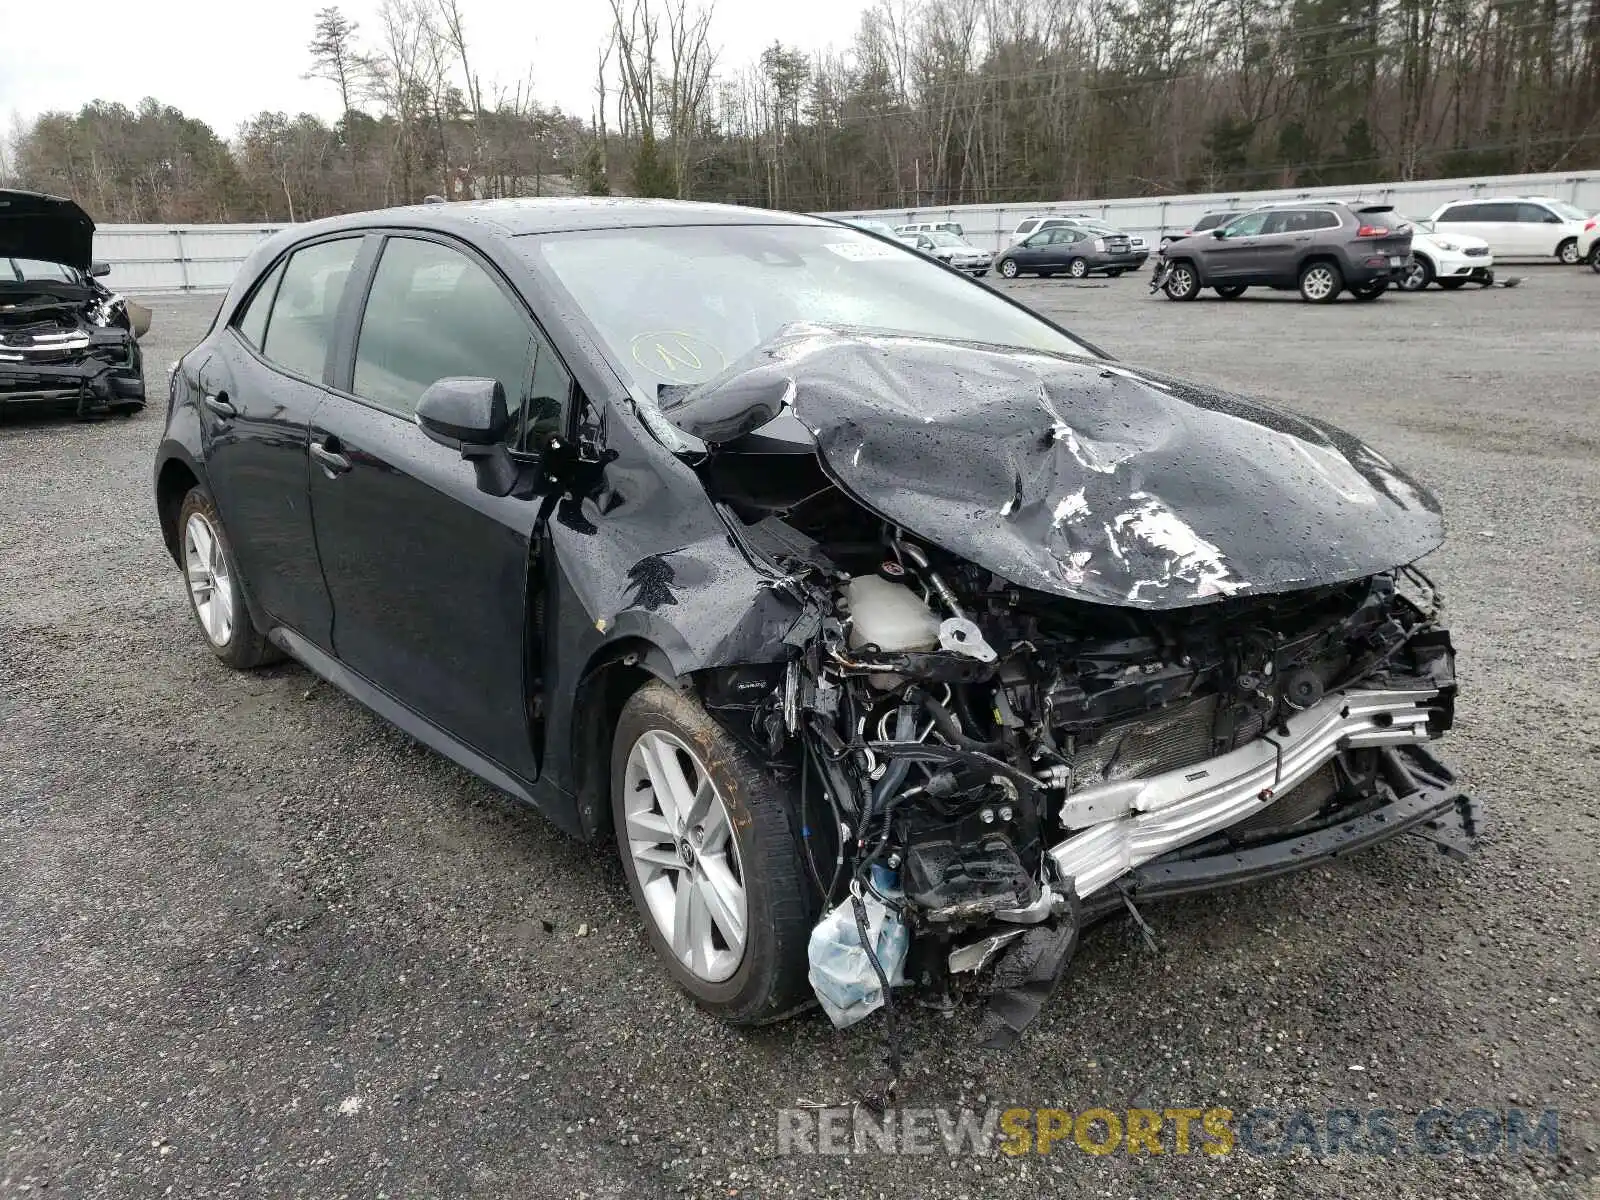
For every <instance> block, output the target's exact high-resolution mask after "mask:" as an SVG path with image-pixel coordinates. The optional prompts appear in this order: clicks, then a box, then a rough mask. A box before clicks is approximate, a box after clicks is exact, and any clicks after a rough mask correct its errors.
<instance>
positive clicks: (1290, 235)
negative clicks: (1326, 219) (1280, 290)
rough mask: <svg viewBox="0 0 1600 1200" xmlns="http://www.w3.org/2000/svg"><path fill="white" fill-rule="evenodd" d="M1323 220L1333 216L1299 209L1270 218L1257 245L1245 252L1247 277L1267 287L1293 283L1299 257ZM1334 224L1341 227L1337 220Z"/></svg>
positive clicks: (1281, 211)
mask: <svg viewBox="0 0 1600 1200" xmlns="http://www.w3.org/2000/svg"><path fill="white" fill-rule="evenodd" d="M1322 216H1332V214H1331V213H1319V212H1316V211H1314V210H1310V209H1299V208H1286V209H1279V210H1277V211H1275V212H1272V213H1270V214H1268V216H1267V220H1266V223H1265V224H1263V225H1262V227H1261V235H1260V236H1259V237H1257V238H1255V239H1254V242H1255V244H1254V245H1253V246H1250V247H1248V248H1246V249H1245V250H1244V251H1243V252H1242V256H1241V257H1242V261H1243V262H1244V264H1245V270H1244V273H1245V274H1246V275H1249V276H1250V277H1251V278H1253V279H1260V280H1262V281H1264V282H1267V283H1275V284H1285V283H1290V282H1293V281H1294V278H1295V273H1296V269H1297V267H1298V265H1299V259H1300V256H1301V254H1302V253H1303V252H1304V251H1305V250H1306V248H1307V247H1309V246H1310V245H1311V239H1312V236H1313V234H1312V232H1311V231H1312V227H1313V224H1314V222H1315V221H1316V219H1317V218H1318V217H1322ZM1334 223H1335V224H1337V223H1338V220H1337V218H1335V219H1334ZM1241 282H1242V280H1241Z"/></svg>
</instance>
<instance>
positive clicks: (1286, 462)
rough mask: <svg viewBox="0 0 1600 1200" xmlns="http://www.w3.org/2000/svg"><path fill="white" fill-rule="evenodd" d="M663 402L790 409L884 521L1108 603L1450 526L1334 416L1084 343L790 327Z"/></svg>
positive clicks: (1420, 545) (763, 418)
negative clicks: (1144, 367) (1067, 351)
mask: <svg viewBox="0 0 1600 1200" xmlns="http://www.w3.org/2000/svg"><path fill="white" fill-rule="evenodd" d="M786 409H792V412H786V411H785V410H786ZM669 416H670V419H671V420H672V421H673V422H674V423H675V424H677V425H678V426H679V427H680V428H683V429H684V430H685V431H686V432H688V433H691V434H693V435H694V436H696V437H699V438H701V440H703V441H704V442H706V443H707V444H709V445H712V446H717V445H721V446H724V447H725V448H726V450H727V451H732V452H737V450H738V445H737V443H738V441H739V440H740V439H743V438H747V437H748V435H750V434H751V433H753V432H754V431H755V430H757V429H758V428H760V427H761V426H762V425H766V424H769V423H774V422H776V423H777V425H781V423H782V422H789V423H791V424H792V423H793V422H794V419H795V418H798V421H799V423H801V424H803V426H804V429H805V431H809V436H810V438H811V439H812V440H813V441H814V444H815V447H816V451H817V453H818V455H819V457H820V460H821V462H822V465H823V468H824V470H825V471H826V472H827V473H828V475H829V476H830V478H832V479H833V481H834V482H835V483H836V484H837V485H838V486H839V487H840V488H842V489H843V490H844V491H846V492H847V493H849V494H850V495H851V496H853V497H854V498H855V499H856V500H857V501H859V502H860V503H862V504H864V505H866V506H867V507H868V508H869V509H871V510H873V511H875V512H876V513H878V514H879V515H880V516H882V517H883V518H885V519H886V520H888V521H891V522H893V523H894V524H896V525H899V526H901V527H903V528H904V529H906V530H909V531H911V532H913V533H915V534H917V535H919V536H921V537H922V538H925V539H927V540H928V541H931V542H933V543H934V544H936V545H938V546H940V547H942V548H944V549H945V550H947V551H949V552H950V553H952V554H955V555H959V556H961V557H962V558H965V559H967V560H969V561H971V562H973V563H976V564H978V565H979V566H982V567H984V568H986V569H988V570H990V571H993V572H994V573H995V574H996V575H999V576H1000V577H1001V578H1003V579H1005V580H1007V581H1009V582H1011V583H1013V584H1016V585H1019V586H1022V587H1028V588H1034V589H1037V590H1039V591H1044V592H1051V593H1054V594H1056V595H1059V596H1065V597H1070V598H1072V599H1076V600H1085V601H1090V602H1093V603H1099V604H1112V605H1119V606H1124V607H1134V608H1144V609H1170V608H1181V607H1184V606H1188V605H1194V604H1201V603H1205V602H1207V601H1212V600H1216V599H1220V598H1223V597H1226V596H1233V595H1255V594H1262V593H1271V592H1284V591H1290V590H1295V589H1300V588H1308V587H1315V586H1320V585H1326V584H1333V583H1341V582H1347V581H1350V580H1354V579H1360V578H1363V577H1365V576H1367V575H1372V574H1375V573H1377V572H1379V571H1384V570H1388V569H1390V568H1393V567H1396V566H1401V565H1404V564H1406V563H1410V562H1413V561H1415V560H1416V559H1418V558H1421V557H1422V556H1423V555H1424V554H1426V553H1428V551H1430V550H1432V549H1434V548H1435V547H1436V546H1438V545H1439V543H1440V542H1441V541H1443V538H1444V524H1443V520H1442V518H1441V516H1440V513H1439V505H1438V502H1437V501H1436V500H1435V499H1434V497H1433V496H1432V495H1431V494H1430V493H1429V492H1428V491H1427V490H1426V489H1425V488H1423V487H1422V486H1421V485H1420V484H1418V483H1416V482H1415V481H1413V480H1412V479H1410V478H1409V477H1408V476H1406V475H1405V474H1403V473H1402V472H1400V471H1399V470H1398V469H1397V468H1395V467H1394V466H1393V465H1392V464H1391V463H1390V462H1389V461H1388V460H1387V459H1385V458H1384V457H1383V456H1382V455H1381V454H1379V453H1378V452H1377V451H1375V450H1373V449H1371V448H1370V447H1368V446H1366V445H1365V444H1363V443H1362V442H1360V441H1359V440H1357V439H1356V438H1354V437H1351V436H1350V435H1349V434H1347V433H1345V432H1343V431H1342V430H1339V429H1337V428H1335V427H1333V426H1331V425H1327V424H1324V423H1323V422H1320V421H1313V420H1310V419H1308V418H1305V417H1301V416H1297V415H1295V414H1292V413H1289V412H1285V411H1282V410H1280V409H1276V408H1272V407H1270V406H1268V405H1265V404H1259V403H1255V402H1252V401H1249V400H1245V399H1243V398H1241V397H1237V396H1233V395H1230V394H1228V393H1225V392H1220V391H1214V390H1212V389H1209V388H1204V387H1200V386H1197V385H1195V384H1192V383H1186V382H1183V381H1180V380H1176V379H1172V378H1169V377H1166V376H1162V375H1157V374H1154V373H1150V372H1145V371H1134V370H1130V369H1128V368H1126V367H1123V366H1121V365H1119V364H1116V363H1113V362H1108V361H1102V360H1096V359H1092V358H1076V357H1069V356H1064V355H1056V354H1050V353H1045V352H1039V351H1029V350H1021V349H1009V348H1001V347H994V346H984V345H976V344H972V343H966V342H958V341H945V340H939V339H930V338H919V337H907V336H897V335H884V334H871V333H863V332H859V331H850V330H839V329H823V328H817V327H814V326H805V327H791V328H790V329H788V330H785V331H784V332H782V333H780V334H779V335H777V336H776V337H775V338H773V339H772V340H770V341H768V342H767V343H765V344H764V345H763V346H761V347H759V348H758V349H757V350H755V351H754V352H752V353H751V354H750V355H748V356H746V357H745V358H744V359H743V360H741V361H740V362H739V363H736V364H734V365H733V366H732V367H730V368H729V369H728V370H727V371H725V372H724V373H723V374H722V375H720V376H718V377H717V378H715V379H713V380H710V381H709V382H707V383H705V384H703V385H701V386H700V387H698V388H695V389H694V390H693V391H692V392H689V393H688V394H687V395H684V396H683V397H682V399H681V401H680V402H679V403H678V404H676V405H675V406H674V407H673V408H672V410H671V412H670V414H669ZM777 425H775V426H774V431H775V430H776V428H777ZM768 432H773V431H768ZM751 440H752V441H756V440H759V439H751Z"/></svg>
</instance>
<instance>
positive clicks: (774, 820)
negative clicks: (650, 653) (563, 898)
mask: <svg viewBox="0 0 1600 1200" xmlns="http://www.w3.org/2000/svg"><path fill="white" fill-rule="evenodd" d="M611 811H612V819H613V820H614V822H615V828H616V831H617V846H618V849H619V851H620V853H621V857H622V868H623V872H624V874H626V875H627V877H628V890H629V892H630V893H631V894H632V896H633V903H634V906H635V907H636V908H637V909H638V910H639V913H640V915H641V916H642V917H643V918H644V924H645V932H646V935H647V936H648V938H649V940H650V944H651V946H652V947H653V948H654V950H655V952H656V954H657V955H658V956H659V957H660V958H661V960H662V962H663V963H664V964H665V965H666V968H667V971H668V972H669V973H670V974H671V975H672V977H673V978H674V979H675V980H676V981H677V982H678V985H679V986H680V987H682V988H683V989H684V991H686V992H688V993H689V995H691V996H692V997H694V999H695V1001H696V1002H698V1003H699V1004H700V1005H702V1006H703V1007H705V1008H707V1009H709V1010H711V1011H712V1012H714V1013H716V1014H717V1015H718V1016H720V1017H721V1018H722V1019H723V1020H725V1021H728V1022H729V1023H731V1024H735V1025H760V1024H764V1023H766V1022H768V1021H775V1020H777V1019H779V1018H781V1017H784V1016H787V1015H788V1014H789V1013H791V1012H794V1011H795V1010H796V1009H797V1008H799V1007H800V1006H801V1005H803V1004H804V1002H805V1001H806V999H807V998H808V996H809V994H810V993H809V989H808V988H807V985H806V943H807V939H808V938H809V936H810V933H811V926H812V924H813V920H814V916H815V914H814V910H813V909H814V906H813V904H812V902H811V895H812V892H811V890H809V885H808V884H807V881H806V878H805V874H804V871H803V868H802V864H801V859H800V850H799V840H798V838H797V837H796V835H795V828H794V819H793V812H792V810H791V808H790V806H789V803H788V797H787V796H786V794H785V793H784V791H783V789H782V787H781V786H780V785H779V784H778V782H777V781H776V780H774V779H773V778H772V776H771V775H769V774H768V773H767V772H766V771H764V770H763V769H762V768H761V767H760V766H759V765H758V764H757V763H756V762H755V761H754V759H752V758H751V757H750V755H749V754H747V753H746V752H745V750H744V749H743V748H742V747H741V746H740V745H739V743H738V742H736V741H735V740H734V739H733V738H732V737H730V736H729V735H728V733H727V732H726V731H725V730H724V729H723V728H722V727H721V726H720V725H718V724H717V723H716V722H715V721H714V720H712V718H711V717H710V716H709V715H708V714H707V713H706V711H705V709H703V708H702V707H701V706H700V704H699V703H698V702H697V701H696V700H695V699H694V698H693V696H692V695H691V694H690V693H688V692H684V691H678V690H677V689H674V688H671V687H668V686H667V685H666V684H664V683H660V682H651V683H647V684H645V686H644V687H642V688H640V689H639V690H638V691H637V692H635V693H634V694H633V696H632V697H631V698H630V699H629V700H628V702H627V704H626V705H624V706H623V709H622V715H621V717H620V718H619V719H618V721H617V731H616V736H615V738H614V740H613V743H612V752H611Z"/></svg>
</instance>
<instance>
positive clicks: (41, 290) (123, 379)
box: [0, 191, 150, 417]
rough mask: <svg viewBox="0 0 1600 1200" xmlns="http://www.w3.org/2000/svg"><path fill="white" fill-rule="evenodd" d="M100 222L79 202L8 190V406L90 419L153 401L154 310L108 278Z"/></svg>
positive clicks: (2, 398) (1, 207) (1, 252)
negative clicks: (58, 408)
mask: <svg viewBox="0 0 1600 1200" xmlns="http://www.w3.org/2000/svg"><path fill="white" fill-rule="evenodd" d="M93 245H94V222H93V221H91V220H90V219H89V215H88V214H87V213H85V212H84V211H83V209H81V208H79V207H78V205H77V204H75V203H74V202H73V201H71V200H65V199H62V198H61V197H58V196H43V195H40V194H38V193H36V192H16V191H0V408H4V407H7V406H10V405H22V404H28V405H39V404H45V405H50V404H54V405H66V406H70V407H72V408H73V409H74V410H75V411H76V412H77V414H78V415H79V416H80V417H92V416H100V415H103V414H105V413H108V412H121V413H123V414H131V413H134V412H137V411H138V410H139V409H141V408H143V407H144V359H143V355H142V354H141V353H140V349H139V338H140V337H141V336H143V334H144V332H145V330H146V329H148V328H149V324H150V313H149V310H148V309H145V308H143V307H141V306H140V305H137V304H132V303H130V302H129V301H127V300H124V299H123V298H122V297H121V296H119V295H117V294H116V293H115V292H113V291H111V290H110V289H109V288H107V287H105V286H104V285H102V284H101V283H100V277H101V276H104V275H106V274H109V273H110V267H108V266H107V265H106V264H105V263H96V262H93V261H91V259H90V253H91V251H92V249H93Z"/></svg>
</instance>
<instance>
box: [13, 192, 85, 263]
mask: <svg viewBox="0 0 1600 1200" xmlns="http://www.w3.org/2000/svg"><path fill="white" fill-rule="evenodd" d="M93 252H94V222H93V221H91V220H90V219H89V214H88V213H86V212H84V211H83V209H81V208H79V207H78V205H77V203H76V202H74V201H72V200H67V199H64V198H62V197H60V196H45V195H42V194H40V193H39V192H13V191H6V190H4V189H0V258H37V259H41V260H43V261H44V262H54V263H61V264H62V265H64V266H68V267H76V268H78V270H80V271H87V270H88V269H89V260H90V256H91V255H92V254H93Z"/></svg>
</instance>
